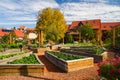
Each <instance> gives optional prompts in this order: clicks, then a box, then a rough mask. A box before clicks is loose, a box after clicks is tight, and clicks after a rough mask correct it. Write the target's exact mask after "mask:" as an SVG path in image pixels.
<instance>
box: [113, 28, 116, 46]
mask: <svg viewBox="0 0 120 80" xmlns="http://www.w3.org/2000/svg"><path fill="white" fill-rule="evenodd" d="M112 39H113V40H112V45H113V46H115V28H113V38H112Z"/></svg>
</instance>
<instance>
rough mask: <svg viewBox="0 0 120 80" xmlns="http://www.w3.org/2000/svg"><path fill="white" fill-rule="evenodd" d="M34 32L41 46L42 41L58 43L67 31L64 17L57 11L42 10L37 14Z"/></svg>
mask: <svg viewBox="0 0 120 80" xmlns="http://www.w3.org/2000/svg"><path fill="white" fill-rule="evenodd" d="M36 30H37V31H38V33H39V43H40V44H43V40H44V39H47V40H52V41H55V42H56V41H59V40H60V39H62V38H64V34H65V32H66V30H67V26H66V21H65V19H64V15H63V14H62V13H61V12H60V10H59V9H51V8H46V9H43V10H42V11H40V12H39V15H38V20H37V24H36ZM43 38H44V39H43Z"/></svg>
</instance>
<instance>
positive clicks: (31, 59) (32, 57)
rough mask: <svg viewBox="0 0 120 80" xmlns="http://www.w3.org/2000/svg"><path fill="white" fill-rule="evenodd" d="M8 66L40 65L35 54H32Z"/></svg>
mask: <svg viewBox="0 0 120 80" xmlns="http://www.w3.org/2000/svg"><path fill="white" fill-rule="evenodd" d="M8 64H40V63H39V62H38V60H37V59H36V57H35V55H34V54H30V55H29V56H28V57H23V58H21V59H16V60H14V61H12V62H8Z"/></svg>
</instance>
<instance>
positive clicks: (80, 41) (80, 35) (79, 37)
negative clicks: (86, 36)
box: [78, 32, 81, 43]
mask: <svg viewBox="0 0 120 80" xmlns="http://www.w3.org/2000/svg"><path fill="white" fill-rule="evenodd" d="M78 34H79V43H80V42H81V32H80V33H78Z"/></svg>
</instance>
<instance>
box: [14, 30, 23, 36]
mask: <svg viewBox="0 0 120 80" xmlns="http://www.w3.org/2000/svg"><path fill="white" fill-rule="evenodd" d="M14 32H15V34H16V36H17V37H24V34H23V32H22V31H20V30H14Z"/></svg>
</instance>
